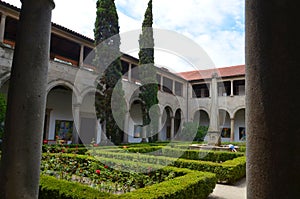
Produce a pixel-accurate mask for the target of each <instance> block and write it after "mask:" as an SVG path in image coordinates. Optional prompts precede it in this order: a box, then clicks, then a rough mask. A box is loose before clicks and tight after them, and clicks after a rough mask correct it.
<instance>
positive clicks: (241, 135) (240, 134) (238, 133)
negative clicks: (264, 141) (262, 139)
mask: <svg viewBox="0 0 300 199" xmlns="http://www.w3.org/2000/svg"><path fill="white" fill-rule="evenodd" d="M234 134H235V135H234V137H235V138H236V140H238V141H246V124H245V109H244V108H243V109H239V110H238V111H237V112H236V113H235V115H234Z"/></svg>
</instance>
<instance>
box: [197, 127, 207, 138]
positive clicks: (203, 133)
mask: <svg viewBox="0 0 300 199" xmlns="http://www.w3.org/2000/svg"><path fill="white" fill-rule="evenodd" d="M207 130H208V126H198V130H197V134H196V136H195V138H194V141H204V138H205V136H206V134H207Z"/></svg>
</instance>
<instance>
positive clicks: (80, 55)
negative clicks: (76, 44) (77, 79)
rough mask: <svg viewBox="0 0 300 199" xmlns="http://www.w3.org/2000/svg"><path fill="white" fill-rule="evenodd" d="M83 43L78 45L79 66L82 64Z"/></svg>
mask: <svg viewBox="0 0 300 199" xmlns="http://www.w3.org/2000/svg"><path fill="white" fill-rule="evenodd" d="M83 57H84V45H80V54H79V67H81V66H83Z"/></svg>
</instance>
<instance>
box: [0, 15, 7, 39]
mask: <svg viewBox="0 0 300 199" xmlns="http://www.w3.org/2000/svg"><path fill="white" fill-rule="evenodd" d="M5 21H6V15H5V14H4V13H1V23H0V43H3V41H4V33H5Z"/></svg>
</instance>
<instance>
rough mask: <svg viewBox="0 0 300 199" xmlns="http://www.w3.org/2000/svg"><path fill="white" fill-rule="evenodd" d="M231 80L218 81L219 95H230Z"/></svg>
mask: <svg viewBox="0 0 300 199" xmlns="http://www.w3.org/2000/svg"><path fill="white" fill-rule="evenodd" d="M230 87H231V82H230V81H226V82H218V96H230V92H231V89H230Z"/></svg>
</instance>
